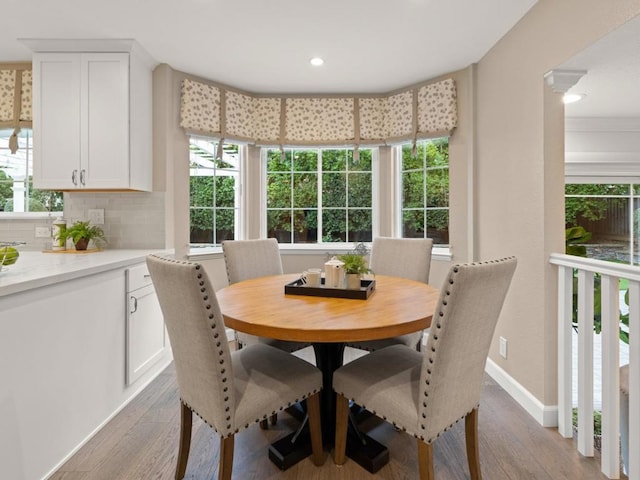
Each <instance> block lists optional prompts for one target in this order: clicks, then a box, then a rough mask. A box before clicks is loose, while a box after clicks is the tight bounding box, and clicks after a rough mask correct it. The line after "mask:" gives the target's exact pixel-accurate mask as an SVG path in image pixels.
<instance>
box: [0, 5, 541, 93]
mask: <svg viewBox="0 0 640 480" xmlns="http://www.w3.org/2000/svg"><path fill="white" fill-rule="evenodd" d="M535 3H536V0H482V1H479V0H316V1H313V2H312V1H310V0H269V1H266V0H227V1H224V0H179V1H176V0H108V1H105V0H100V1H98V0H55V1H52V0H2V12H3V13H2V15H3V21H2V27H1V28H0V62H2V61H21V60H29V59H30V58H31V52H30V51H29V50H28V49H27V48H26V47H25V46H24V45H22V44H21V43H20V42H19V41H18V40H17V39H19V38H58V39H60V38H111V39H115V38H132V39H135V40H137V41H138V42H139V43H140V44H141V45H142V47H143V48H144V49H145V50H147V52H149V54H150V55H151V56H152V57H153V58H154V59H155V60H156V61H157V62H159V63H167V64H169V65H171V67H173V68H175V69H177V70H181V71H184V72H187V73H191V74H194V75H198V76H201V77H204V78H207V79H210V80H215V81H218V82H221V83H225V84H228V85H231V86H235V87H237V88H241V89H244V90H247V91H250V92H254V93H385V92H389V91H391V90H394V89H397V88H401V87H405V86H408V85H411V84H413V83H417V82H420V81H423V80H428V79H430V78H433V77H436V76H438V75H442V74H445V73H448V72H452V71H456V70H459V69H462V68H465V67H467V66H468V65H469V64H471V63H474V62H477V61H479V60H480V59H481V58H482V56H483V55H484V54H485V53H486V52H487V51H488V50H489V49H490V48H491V47H492V46H493V45H494V44H495V43H496V42H497V41H498V40H499V39H500V38H501V37H502V36H503V35H504V34H505V33H507V32H508V31H509V29H511V27H513V25H515V24H516V23H517V22H518V20H519V19H520V18H521V17H522V16H523V15H524V14H525V13H526V12H527V11H528V10H529V9H530V8H531V7H532V6H533V5H534V4H535ZM8 13H10V14H9V15H8ZM8 17H9V18H10V19H11V21H7V20H8V19H9V18H8ZM313 56H321V57H323V58H324V60H325V65H324V66H322V67H319V68H318V67H312V66H311V65H310V64H309V59H310V58H311V57H313Z"/></svg>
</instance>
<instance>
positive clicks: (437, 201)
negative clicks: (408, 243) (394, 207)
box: [401, 137, 449, 246]
mask: <svg viewBox="0 0 640 480" xmlns="http://www.w3.org/2000/svg"><path fill="white" fill-rule="evenodd" d="M401 184H402V186H401V192H402V224H401V225H402V236H403V237H405V238H432V239H433V243H434V245H440V246H447V245H449V139H448V138H447V137H445V138H437V139H432V140H424V141H419V142H418V143H417V154H416V155H415V156H414V155H412V145H410V144H407V145H403V146H402V161H401Z"/></svg>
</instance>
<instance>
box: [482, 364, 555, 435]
mask: <svg viewBox="0 0 640 480" xmlns="http://www.w3.org/2000/svg"><path fill="white" fill-rule="evenodd" d="M485 371H486V372H487V374H489V376H490V377H491V378H493V379H494V380H495V381H496V383H497V384H498V385H500V386H501V387H502V388H503V389H504V390H505V391H506V392H507V393H508V394H509V395H510V396H511V397H512V398H513V399H514V400H515V401H516V402H518V404H519V405H520V406H521V407H522V408H524V409H525V410H526V411H527V413H529V415H531V416H532V417H533V418H534V419H535V420H536V421H537V422H538V423H539V424H540V425H541V426H543V427H557V426H558V406H557V405H544V404H543V403H542V402H541V401H540V400H538V399H537V398H536V397H534V396H533V394H531V392H529V391H528V390H527V389H526V388H524V387H523V386H522V385H520V384H519V383H518V382H516V380H515V379H514V378H513V377H512V376H511V375H509V374H508V373H507V372H505V371H504V370H503V369H502V368H500V367H499V366H498V365H497V364H496V363H495V362H494V361H493V360H491V359H490V358H488V359H487V364H486V366H485Z"/></svg>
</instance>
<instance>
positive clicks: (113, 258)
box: [0, 250, 172, 297]
mask: <svg viewBox="0 0 640 480" xmlns="http://www.w3.org/2000/svg"><path fill="white" fill-rule="evenodd" d="M150 253H162V254H167V255H171V254H172V252H168V251H166V250H165V251H160V250H102V251H99V252H92V253H85V254H72V253H66V254H62V253H43V252H31V251H20V258H19V259H18V261H17V262H16V263H15V264H14V265H11V266H9V267H2V271H0V297H3V296H6V295H11V294H14V293H18V292H24V291H27V290H31V289H34V288H39V287H44V286H47V285H52V284H55V283H59V282H64V281H67V280H72V279H74V278H80V277H84V276H87V275H92V274H96V273H100V272H106V271H108V270H113V269H116V268H122V267H127V266H129V265H134V264H136V263H141V262H144V261H145V257H146V256H147V255H148V254H150Z"/></svg>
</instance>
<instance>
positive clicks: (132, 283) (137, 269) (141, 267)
mask: <svg viewBox="0 0 640 480" xmlns="http://www.w3.org/2000/svg"><path fill="white" fill-rule="evenodd" d="M151 283H152V282H151V275H149V270H148V269H147V264H146V263H140V264H138V265H134V266H133V267H130V268H128V269H127V292H133V291H134V290H138V289H139V288H143V287H146V286H147V285H151Z"/></svg>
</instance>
